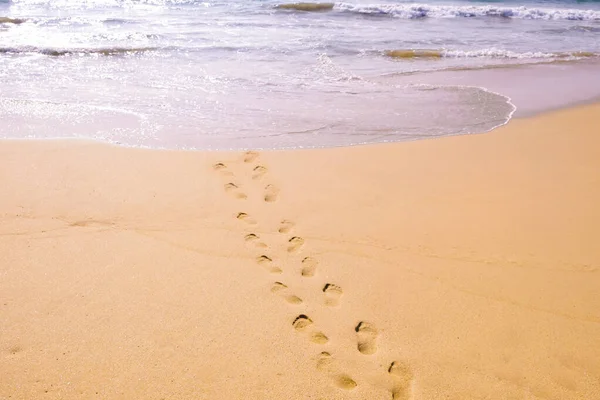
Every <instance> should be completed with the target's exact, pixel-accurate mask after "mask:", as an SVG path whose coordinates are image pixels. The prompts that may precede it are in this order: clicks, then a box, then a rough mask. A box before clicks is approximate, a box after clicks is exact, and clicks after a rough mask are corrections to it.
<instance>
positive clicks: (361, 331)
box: [354, 321, 377, 354]
mask: <svg viewBox="0 0 600 400" xmlns="http://www.w3.org/2000/svg"><path fill="white" fill-rule="evenodd" d="M354 330H355V331H356V336H357V339H358V344H357V347H358V351H360V352H361V353H362V354H374V353H375V352H376V351H377V344H376V343H375V340H376V339H377V329H376V328H375V327H374V326H373V325H371V324H369V323H368V322H364V321H361V322H359V323H358V325H356V328H354Z"/></svg>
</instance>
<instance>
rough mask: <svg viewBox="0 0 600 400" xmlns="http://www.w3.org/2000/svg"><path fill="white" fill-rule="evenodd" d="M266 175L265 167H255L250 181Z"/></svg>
mask: <svg viewBox="0 0 600 400" xmlns="http://www.w3.org/2000/svg"><path fill="white" fill-rule="evenodd" d="M266 173H267V168H266V167H263V166H262V165H257V166H256V167H254V169H253V170H252V179H259V178H260V177H262V176H263V175H264V174H266Z"/></svg>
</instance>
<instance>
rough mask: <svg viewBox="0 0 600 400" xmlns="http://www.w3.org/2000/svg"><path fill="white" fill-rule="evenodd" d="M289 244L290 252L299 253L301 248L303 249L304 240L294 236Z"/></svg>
mask: <svg viewBox="0 0 600 400" xmlns="http://www.w3.org/2000/svg"><path fill="white" fill-rule="evenodd" d="M288 242H289V243H290V245H289V246H288V249H287V250H288V252H290V253H293V252H295V251H297V250H298V249H299V248H300V247H302V245H303V244H304V239H302V238H301V237H299V236H294V237H293V238H291V239H290V240H288Z"/></svg>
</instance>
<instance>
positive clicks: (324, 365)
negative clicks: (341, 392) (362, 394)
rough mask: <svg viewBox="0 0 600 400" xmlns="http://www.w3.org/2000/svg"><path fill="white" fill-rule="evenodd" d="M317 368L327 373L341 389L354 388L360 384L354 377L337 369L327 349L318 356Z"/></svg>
mask: <svg viewBox="0 0 600 400" xmlns="http://www.w3.org/2000/svg"><path fill="white" fill-rule="evenodd" d="M317 369H318V370H319V371H323V372H325V373H327V374H328V375H329V376H330V377H331V379H332V380H333V383H334V384H335V385H336V386H337V387H339V388H340V389H345V390H352V389H354V388H355V387H356V386H358V385H357V383H356V382H355V381H354V379H352V378H351V377H350V376H348V375H346V374H344V373H340V372H339V371H338V370H337V368H336V367H335V363H334V360H333V357H332V356H331V354H330V353H328V352H326V351H324V352H322V353H321V354H319V355H318V356H317Z"/></svg>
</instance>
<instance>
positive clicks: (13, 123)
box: [0, 0, 600, 149]
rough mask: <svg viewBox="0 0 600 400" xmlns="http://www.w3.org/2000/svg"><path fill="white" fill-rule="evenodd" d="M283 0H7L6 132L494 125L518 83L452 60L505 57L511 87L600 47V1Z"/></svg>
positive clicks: (148, 136) (166, 142)
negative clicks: (316, 2)
mask: <svg viewBox="0 0 600 400" xmlns="http://www.w3.org/2000/svg"><path fill="white" fill-rule="evenodd" d="M281 4H282V3H280V2H275V1H271V0H267V1H249V0H233V1H226V2H225V1H196V0H170V1H169V0H138V1H134V0H14V1H12V2H4V3H2V2H0V17H3V18H4V19H0V115H1V116H2V120H3V124H2V127H0V135H1V136H2V137H11V138H22V137H33V138H39V137H41V138H48V137H84V138H93V139H100V140H107V141H110V142H112V143H120V144H125V145H132V146H147V147H154V148H180V149H235V148H250V147H254V148H296V147H320V146H339V145H349V144H360V143H372V142H384V141H400V140H414V139H419V138H428V137H437V136H444V135H452V134H466V133H474V132H484V131H487V130H490V129H492V128H494V127H496V126H499V125H502V124H503V123H505V122H506V121H507V120H508V119H509V118H510V116H511V115H512V113H513V111H514V105H513V104H512V103H511V102H510V100H509V98H508V97H507V96H511V91H510V90H506V91H504V90H503V89H504V86H503V85H502V84H498V82H494V81H493V79H492V80H491V81H490V82H489V83H490V84H489V85H488V84H487V83H486V82H480V81H477V82H476V83H475V81H470V80H469V79H461V80H459V81H457V82H454V81H453V80H452V79H449V80H445V81H441V82H440V81H439V79H434V77H435V74H436V71H460V74H462V75H464V74H467V76H471V75H469V74H470V71H477V70H481V69H489V68H498V67H505V68H509V69H510V71H509V72H510V73H509V74H503V75H502V76H503V79H507V85H506V86H507V87H509V86H510V85H508V82H509V81H512V77H511V75H510V74H511V73H512V74H514V76H515V77H518V74H520V73H521V72H520V68H515V67H520V66H522V65H523V64H534V65H535V64H541V65H546V66H550V67H551V68H555V69H557V70H559V72H561V73H563V75H565V74H567V75H569V76H571V75H572V76H576V74H577V71H578V65H579V64H580V63H581V62H585V63H586V65H588V67H587V68H588V70H589V65H590V63H591V65H597V64H594V63H595V62H596V60H597V58H598V55H599V54H600V40H599V39H600V3H598V2H575V1H561V2H558V1H556V2H548V1H544V2H537V3H536V2H529V3H523V2H516V1H504V2H473V1H454V2H440V1H430V2H428V3H427V4H419V5H415V4H412V3H407V2H402V1H388V2H380V3H377V2H372V1H353V2H339V3H332V4H330V5H325V6H321V7H318V8H319V11H317V12H306V11H298V10H297V8H303V7H304V8H306V7H305V6H302V7H294V6H287V7H286V8H284V9H281V8H279V7H278V5H281ZM579 60H583V61H579ZM532 68H535V67H532ZM592 70H593V69H592ZM457 73H458V72H457ZM472 75H473V76H475V74H472ZM429 76H431V77H432V79H429V78H428V77H429ZM590 76H591V77H592V78H591V79H594V74H593V73H592V74H591V75H590ZM598 76H600V74H598ZM598 79H600V78H596V81H597V80H598ZM588 82H589V81H588ZM525 83H526V82H525ZM594 83H595V82H594ZM580 84H585V82H580ZM485 87H488V88H491V87H493V92H492V91H489V90H485V89H484V88H485ZM543 89H544V88H543V87H542V86H541V85H538V86H537V87H536V88H535V90H543ZM587 95H588V96H589V93H588V94H587ZM577 100H581V99H579V98H577V96H574V99H573V101H577ZM516 106H517V107H519V106H520V105H519V104H516Z"/></svg>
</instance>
